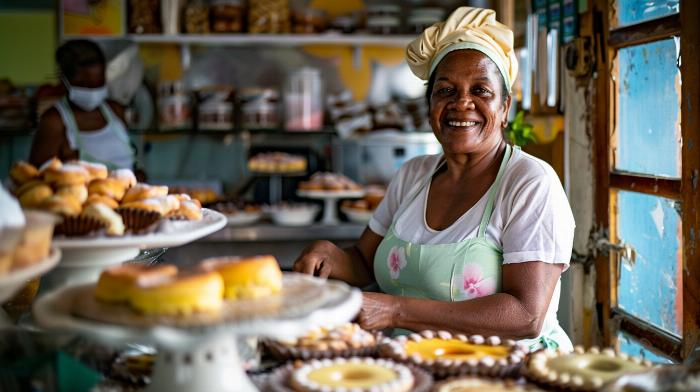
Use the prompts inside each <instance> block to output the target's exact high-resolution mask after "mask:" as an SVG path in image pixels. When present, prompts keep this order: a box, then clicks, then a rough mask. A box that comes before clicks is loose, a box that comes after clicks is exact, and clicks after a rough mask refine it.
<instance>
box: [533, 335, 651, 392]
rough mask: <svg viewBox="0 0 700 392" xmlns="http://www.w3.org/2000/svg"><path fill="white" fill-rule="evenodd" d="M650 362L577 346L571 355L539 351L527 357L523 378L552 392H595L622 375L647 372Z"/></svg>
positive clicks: (563, 352)
mask: <svg viewBox="0 0 700 392" xmlns="http://www.w3.org/2000/svg"><path fill="white" fill-rule="evenodd" d="M650 368H651V362H649V361H648V360H642V359H641V358H637V357H630V356H629V355H627V354H623V353H619V352H616V351H615V350H613V349H611V348H606V349H603V350H600V349H599V348H598V347H591V348H590V349H588V350H585V349H584V348H583V347H580V346H577V347H575V348H574V352H573V353H569V352H565V351H560V350H556V351H555V350H542V351H539V352H537V353H535V354H533V355H532V356H531V357H530V360H529V361H528V363H527V373H526V374H527V377H528V378H530V379H532V380H534V381H536V382H538V383H541V384H545V385H548V386H552V387H554V388H563V389H568V390H574V391H597V390H599V389H600V388H601V387H602V386H603V384H605V383H607V382H609V381H612V380H613V379H615V378H617V377H620V376H621V375H623V374H627V373H632V372H639V371H645V370H649V369H650Z"/></svg>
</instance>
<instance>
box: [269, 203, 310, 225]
mask: <svg viewBox="0 0 700 392" xmlns="http://www.w3.org/2000/svg"><path fill="white" fill-rule="evenodd" d="M319 210H320V207H319V206H318V205H316V204H308V203H278V204H274V205H271V206H266V207H265V208H264V211H265V212H266V213H267V214H268V215H269V216H270V219H271V220H272V222H273V223H275V224H277V225H281V226H306V225H310V224H312V223H313V222H314V220H315V219H316V214H317V213H318V211H319Z"/></svg>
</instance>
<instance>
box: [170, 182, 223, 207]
mask: <svg viewBox="0 0 700 392" xmlns="http://www.w3.org/2000/svg"><path fill="white" fill-rule="evenodd" d="M170 193H171V194H187V195H190V197H191V198H192V200H197V201H199V203H200V204H201V205H208V204H212V203H216V202H218V201H219V200H221V195H220V194H219V193H218V192H217V191H215V190H214V189H212V188H207V187H187V186H172V187H170Z"/></svg>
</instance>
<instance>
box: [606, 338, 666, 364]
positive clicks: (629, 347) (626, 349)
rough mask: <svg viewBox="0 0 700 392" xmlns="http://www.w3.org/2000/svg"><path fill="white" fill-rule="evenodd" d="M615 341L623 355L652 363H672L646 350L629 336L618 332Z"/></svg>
mask: <svg viewBox="0 0 700 392" xmlns="http://www.w3.org/2000/svg"><path fill="white" fill-rule="evenodd" d="M617 339H618V341H619V342H620V351H621V352H623V353H625V354H629V355H633V356H635V357H642V358H644V359H648V360H650V361H651V362H653V363H661V364H673V363H674V362H673V360H671V359H670V358H667V357H664V356H661V355H658V354H656V353H655V352H653V351H650V350H648V349H647V348H646V347H644V346H643V345H642V344H641V343H640V342H639V341H638V340H637V339H635V338H634V337H632V336H631V335H627V334H626V333H624V332H619V333H618V334H617Z"/></svg>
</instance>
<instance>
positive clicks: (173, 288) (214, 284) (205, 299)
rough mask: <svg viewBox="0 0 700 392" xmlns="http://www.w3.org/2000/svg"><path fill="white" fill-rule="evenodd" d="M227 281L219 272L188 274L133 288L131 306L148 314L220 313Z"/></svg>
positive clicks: (140, 283)
mask: <svg viewBox="0 0 700 392" xmlns="http://www.w3.org/2000/svg"><path fill="white" fill-rule="evenodd" d="M223 290H224V282H223V279H222V278H221V275H219V274H218V273H216V272H213V271H212V272H194V271H193V272H189V273H185V274H178V275H176V276H172V277H169V278H166V279H162V280H158V281H156V282H148V283H142V282H138V284H137V285H136V286H135V287H134V288H133V290H132V292H131V295H130V299H129V304H130V305H131V307H132V308H133V309H135V310H136V311H139V312H141V313H144V314H148V315H189V314H192V313H196V312H217V311H219V309H220V308H221V306H222V304H223V299H222V293H223Z"/></svg>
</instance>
